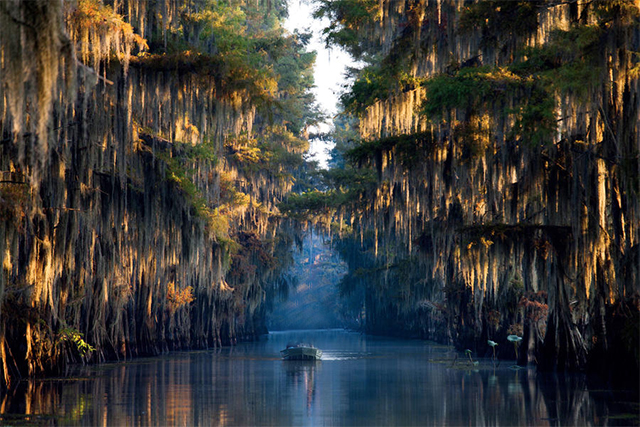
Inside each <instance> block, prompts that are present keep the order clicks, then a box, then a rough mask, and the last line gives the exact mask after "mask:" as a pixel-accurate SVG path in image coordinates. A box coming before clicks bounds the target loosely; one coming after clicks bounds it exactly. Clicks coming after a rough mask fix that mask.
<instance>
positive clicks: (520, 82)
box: [421, 66, 533, 118]
mask: <svg viewBox="0 0 640 427" xmlns="http://www.w3.org/2000/svg"><path fill="white" fill-rule="evenodd" d="M532 84H533V82H532V81H531V80H529V79H526V78H523V77H520V76H518V75H515V74H513V73H512V72H510V71H509V70H508V69H504V68H499V67H489V66H483V67H474V68H462V69H460V70H459V71H457V72H455V73H454V74H438V75H436V76H434V77H433V78H431V79H428V80H426V81H425V82H424V83H423V86H424V87H425V89H426V90H427V97H426V100H425V102H424V104H423V105H422V110H421V112H422V114H425V115H426V116H427V117H429V118H433V117H443V116H445V117H446V115H447V113H448V112H449V111H450V110H453V109H462V110H465V111H467V112H468V113H470V114H471V113H477V112H479V110H481V109H483V108H486V107H487V106H491V105H494V104H498V103H500V102H504V101H505V100H506V99H507V97H512V96H513V95H520V94H523V92H524V91H526V90H528V89H529V88H531V87H532Z"/></svg>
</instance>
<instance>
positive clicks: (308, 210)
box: [278, 190, 346, 221]
mask: <svg viewBox="0 0 640 427" xmlns="http://www.w3.org/2000/svg"><path fill="white" fill-rule="evenodd" d="M345 197H346V195H345V193H343V192H339V191H335V190H330V191H319V190H311V191H307V192H305V193H302V194H295V193H292V194H289V196H288V197H287V198H286V199H285V200H284V201H283V202H282V203H280V204H279V205H278V209H280V212H282V213H283V214H284V215H286V216H288V217H290V218H296V219H299V220H305V221H306V220H312V219H314V218H321V217H323V216H330V215H331V214H332V213H333V212H334V211H335V209H337V208H338V207H339V206H340V205H341V204H342V203H343V202H344V200H345Z"/></svg>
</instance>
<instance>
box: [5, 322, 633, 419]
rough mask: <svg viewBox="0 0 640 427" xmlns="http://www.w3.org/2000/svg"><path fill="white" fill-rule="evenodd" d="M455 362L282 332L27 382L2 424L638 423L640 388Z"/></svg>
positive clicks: (445, 352) (324, 335)
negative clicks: (296, 350) (292, 350)
mask: <svg viewBox="0 0 640 427" xmlns="http://www.w3.org/2000/svg"><path fill="white" fill-rule="evenodd" d="M296 334H299V335H300V334H302V335H305V336H295V335H296ZM292 335H293V336H292ZM296 340H302V341H308V342H312V343H313V344H315V345H316V346H317V347H319V348H321V349H323V350H324V355H323V360H321V361H282V360H281V359H280V357H279V350H281V349H282V348H284V346H285V345H286V342H288V341H296ZM453 359H454V353H453V352H452V351H451V350H450V349H448V348H445V347H442V346H434V345H429V344H427V343H424V342H422V341H405V340H392V339H383V338H376V337H366V336H363V335H359V334H352V333H345V332H341V331H324V332H296V333H278V334H272V335H269V337H268V338H267V339H265V340H262V341H260V342H256V343H246V344H240V345H238V346H236V347H234V348H225V349H221V350H218V351H201V352H191V353H178V354H171V355H170V356H167V357H160V358H153V359H142V360H136V361H134V362H131V363H119V364H110V365H103V366H100V367H92V368H86V369H84V370H83V372H81V373H80V374H81V375H78V376H75V377H73V378H66V379H53V380H45V381H28V382H23V383H21V384H20V386H19V387H18V388H17V389H15V390H13V391H12V392H11V393H8V394H5V395H3V396H1V397H0V413H1V414H2V415H1V418H0V423H2V424H16V423H18V424H19V423H24V422H27V423H30V424H42V425H123V424H126V425H202V424H205V425H218V426H225V425H243V426H245V425H296V426H298V425H318V424H319V425H347V426H350V425H433V424H438V425H505V424H506V425H543V426H544V425H549V426H556V425H638V421H639V416H638V411H639V406H638V397H637V394H635V393H637V392H625V391H620V390H618V391H612V390H604V389H594V387H590V384H589V383H587V381H586V378H585V377H584V376H576V375H573V376H572V375H567V376H561V375H541V374H537V373H536V372H535V371H534V370H532V369H518V370H514V369H509V367H508V366H504V367H497V368H494V367H493V366H492V364H491V363H490V361H481V363H480V365H479V366H468V364H466V365H465V364H462V363H457V364H455V365H453V364H452V363H451V361H452V360H453Z"/></svg>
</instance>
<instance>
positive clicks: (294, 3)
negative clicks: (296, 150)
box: [284, 0, 353, 168]
mask: <svg viewBox="0 0 640 427" xmlns="http://www.w3.org/2000/svg"><path fill="white" fill-rule="evenodd" d="M288 1H289V18H288V19H287V20H286V22H285V24H284V26H285V28H286V29H287V30H288V31H290V32H293V31H294V30H295V29H298V30H299V31H305V32H307V31H311V32H313V38H312V39H311V42H310V43H309V50H315V51H316V52H317V53H318V57H317V58H316V68H315V73H314V78H315V85H316V87H315V88H314V90H313V92H314V94H315V96H316V100H317V101H318V104H319V105H320V107H321V108H322V109H323V110H324V111H325V112H326V113H327V115H328V116H329V118H328V119H327V123H323V124H321V125H320V126H319V130H320V131H322V132H326V131H328V130H329V129H330V128H331V118H332V117H333V116H334V115H335V114H336V113H337V112H338V107H337V103H338V98H339V96H340V92H341V91H342V85H343V84H344V83H345V77H344V73H345V71H346V70H345V68H346V67H347V66H349V65H351V64H352V63H353V60H352V59H351V57H350V56H349V54H347V53H346V52H344V51H343V50H342V49H339V48H332V49H327V48H326V47H325V44H324V41H323V40H322V29H323V28H324V27H325V24H327V22H328V21H326V20H324V21H320V20H316V19H313V17H312V16H311V15H312V13H313V10H314V6H313V5H312V0H288ZM323 22H324V23H323ZM312 131H313V130H312ZM332 147H333V143H332V142H331V141H317V140H314V141H311V148H310V149H309V152H310V154H312V155H313V157H312V159H314V160H318V161H319V162H320V166H321V167H324V168H326V167H327V154H326V151H327V149H331V148H332Z"/></svg>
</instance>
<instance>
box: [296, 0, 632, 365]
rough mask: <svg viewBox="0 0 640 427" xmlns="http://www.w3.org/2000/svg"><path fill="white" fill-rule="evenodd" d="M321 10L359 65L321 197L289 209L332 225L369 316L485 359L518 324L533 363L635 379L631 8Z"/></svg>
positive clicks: (460, 5) (505, 351) (408, 5)
mask: <svg viewBox="0 0 640 427" xmlns="http://www.w3.org/2000/svg"><path fill="white" fill-rule="evenodd" d="M317 15H318V16H325V17H328V18H329V19H330V20H331V24H330V25H329V26H328V27H327V29H326V30H325V34H326V36H327V41H328V43H334V44H338V45H340V46H342V47H344V48H346V49H347V50H348V51H349V52H351V53H352V54H353V55H354V56H355V57H356V58H357V59H359V60H361V61H363V63H364V66H363V67H362V68H361V69H356V70H352V74H353V84H352V85H351V87H350V89H349V90H347V91H346V92H345V94H344V95H343V96H342V103H343V108H344V114H343V117H342V118H340V120H339V121H338V122H336V127H337V131H336V135H335V139H336V141H337V142H338V145H337V149H336V150H334V158H333V161H332V163H333V164H334V165H335V166H336V169H334V170H332V171H330V172H329V173H328V174H327V175H328V179H327V184H326V185H327V186H328V191H327V192H325V193H306V194H302V195H297V196H293V197H291V198H290V199H288V200H287V201H286V202H285V203H284V204H283V208H284V209H285V210H286V211H288V212H291V214H293V215H298V217H302V218H305V219H309V220H312V221H320V222H322V223H323V224H325V225H327V226H331V227H332V230H335V231H337V232H339V233H340V234H339V235H338V236H337V237H335V238H334V241H336V242H337V243H336V244H337V247H338V248H339V249H340V250H341V252H342V253H343V256H344V259H345V261H346V262H347V263H348V265H349V273H348V275H347V276H345V279H343V281H342V283H341V286H342V288H343V291H344V293H345V294H350V295H360V297H359V298H360V300H361V305H362V308H363V313H364V316H365V317H366V325H367V326H366V327H367V330H368V331H370V332H374V333H375V332H377V333H395V334H400V333H402V334H408V335H413V336H421V337H425V338H430V339H436V340H439V341H442V342H447V343H452V344H455V345H456V346H458V347H459V348H461V349H464V348H472V349H473V350H474V351H477V352H478V353H479V354H486V353H487V352H490V351H491V349H490V348H489V347H488V344H487V341H488V340H492V341H493V342H497V343H498V344H499V345H498V347H497V348H496V349H497V351H498V356H499V357H515V354H512V353H513V346H512V345H510V343H509V342H508V341H507V336H509V335H517V336H520V337H523V340H522V347H521V348H522V349H523V350H524V351H520V352H519V357H520V359H519V362H520V363H522V364H524V363H528V362H535V363H537V364H538V366H540V367H544V368H551V369H554V368H556V369H587V368H589V367H591V368H594V369H596V368H597V369H603V370H605V371H609V370H616V369H617V371H618V373H622V375H623V376H626V377H627V378H629V375H631V374H630V372H633V373H635V376H634V378H637V374H638V361H639V360H640V357H639V354H638V351H639V350H638V349H639V348H640V343H639V342H638V337H640V330H639V327H640V317H639V310H640V296H639V291H640V230H639V228H640V181H639V179H640V178H639V177H640V173H639V172H640V158H639V150H640V148H639V147H640V142H639V138H640V133H639V117H640V99H639V97H638V78H639V76H640V56H639V51H640V24H639V22H640V10H639V9H638V4H637V2H633V1H630V0H617V1H602V2H600V1H593V2H584V1H577V0H576V1H566V2H552V1H536V2H529V1H527V2H516V1H476V2H463V1H453V0H452V1H435V2H427V1H408V0H407V1H395V0H394V1H380V2H377V1H376V2H370V1H368V0H349V1H346V0H345V1H320V2H319V7H318V13H317ZM371 178H373V179H371ZM335 194H339V195H341V197H340V198H338V197H335ZM510 352H511V353H510ZM631 376H633V375H631Z"/></svg>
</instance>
